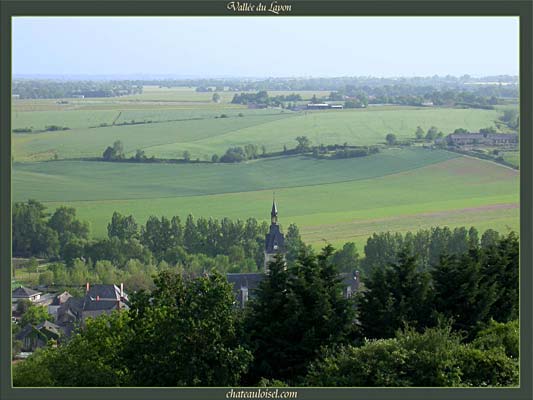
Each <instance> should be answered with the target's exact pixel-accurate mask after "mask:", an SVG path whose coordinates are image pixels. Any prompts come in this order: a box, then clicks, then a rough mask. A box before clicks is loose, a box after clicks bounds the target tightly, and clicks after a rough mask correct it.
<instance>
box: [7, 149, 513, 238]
mask: <svg viewBox="0 0 533 400" xmlns="http://www.w3.org/2000/svg"><path fill="white" fill-rule="evenodd" d="M328 164H329V165H328ZM13 180H14V184H13V186H14V190H15V193H14V196H15V199H17V200H24V199H26V198H29V197H30V198H31V197H32V198H37V199H39V200H42V201H45V202H46V204H47V206H48V207H50V208H55V207H57V206H58V205H60V204H68V205H71V206H74V207H75V208H76V209H77V210H78V212H79V214H80V216H81V217H82V218H84V219H87V220H89V221H90V222H91V225H92V228H93V233H94V235H96V236H102V235H105V232H106V226H107V222H108V221H109V219H110V217H111V215H112V213H113V211H115V210H118V211H120V212H122V213H132V214H133V215H134V216H135V217H136V218H137V219H138V220H139V221H140V222H144V221H145V220H146V219H147V218H148V216H150V215H158V216H161V215H166V216H172V215H179V216H181V217H182V218H184V217H186V215H187V214H189V213H192V214H193V215H195V216H212V217H216V218H222V217H224V216H227V217H230V218H241V219H246V218H248V217H255V218H258V219H262V220H266V219H267V218H268V212H269V206H270V202H271V199H272V191H274V190H275V192H276V198H277V199H278V203H279V209H280V220H281V222H282V224H283V225H284V226H285V227H286V226H288V224H289V223H292V222H294V223H296V224H298V226H300V228H301V231H302V234H303V237H304V239H305V240H307V241H308V242H310V243H313V244H315V245H320V243H323V239H326V240H328V241H330V242H332V243H334V244H341V243H343V242H345V241H348V240H355V241H356V242H357V243H359V244H360V245H362V244H363V242H364V240H365V239H366V237H368V236H369V235H370V234H371V233H372V232H376V231H382V230H393V231H407V230H416V229H419V228H422V227H430V226H435V225H450V226H457V225H476V226H478V227H479V228H480V229H486V228H489V227H492V228H497V229H500V230H502V231H505V230H506V229H507V227H510V228H512V229H517V228H518V212H519V209H518V181H519V176H518V172H517V171H514V170H511V169H509V168H505V167H502V166H499V165H497V164H494V163H491V162H489V161H482V160H477V159H472V158H466V157H457V155H456V154H452V153H448V152H443V151H430V150H424V149H418V150H395V151H390V152H386V153H383V154H378V155H375V156H370V157H365V158H360V159H348V160H336V161H332V160H321V161H317V160H310V159H299V158H298V157H291V158H284V159H279V160H276V159H272V160H264V161H256V162H251V163H248V164H238V165H209V164H203V165H202V164H198V165H146V164H117V163H99V162H84V163H81V162H80V163H72V162H47V163H33V164H23V165H17V166H16V167H15V171H14V176H13ZM49 188H54V190H50V189H49Z"/></svg>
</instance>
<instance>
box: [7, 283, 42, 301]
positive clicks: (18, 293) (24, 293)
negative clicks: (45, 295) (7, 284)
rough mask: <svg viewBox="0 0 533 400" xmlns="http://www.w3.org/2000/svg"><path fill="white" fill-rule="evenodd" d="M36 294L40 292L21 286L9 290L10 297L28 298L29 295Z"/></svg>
mask: <svg viewBox="0 0 533 400" xmlns="http://www.w3.org/2000/svg"><path fill="white" fill-rule="evenodd" d="M36 294H41V292H38V291H36V290H33V289H30V288H27V287H24V286H21V287H18V288H16V289H15V290H13V292H11V297H14V298H28V297H31V296H35V295H36Z"/></svg>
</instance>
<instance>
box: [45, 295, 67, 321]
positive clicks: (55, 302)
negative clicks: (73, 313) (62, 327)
mask: <svg viewBox="0 0 533 400" xmlns="http://www.w3.org/2000/svg"><path fill="white" fill-rule="evenodd" d="M71 297H72V295H71V294H70V293H69V292H63V293H60V294H58V295H56V296H54V298H53V299H52V303H50V305H49V306H48V314H50V315H52V316H53V317H54V318H55V319H56V320H57V310H58V309H59V307H61V305H63V304H65V303H66V302H67V300H68V299H70V298H71Z"/></svg>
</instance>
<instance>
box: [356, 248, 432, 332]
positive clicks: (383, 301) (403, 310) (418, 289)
mask: <svg viewBox="0 0 533 400" xmlns="http://www.w3.org/2000/svg"><path fill="white" fill-rule="evenodd" d="M365 287H366V290H364V291H363V292H361V293H359V295H358V298H359V303H358V304H359V307H358V309H359V320H360V323H361V326H362V329H363V333H364V335H365V337H368V338H388V337H393V336H394V333H395V332H396V331H397V330H398V329H401V328H402V327H404V326H406V325H411V326H413V327H416V328H417V329H422V328H424V327H426V326H428V325H430V324H431V317H432V316H431V311H432V294H431V291H430V275H429V274H428V273H426V272H419V271H417V264H416V259H415V257H412V256H409V255H408V254H407V253H406V252H405V251H402V252H401V253H400V255H399V261H398V262H397V263H395V264H392V265H390V266H388V267H387V266H383V267H382V268H374V270H373V271H372V272H371V273H370V276H369V277H368V279H367V280H366V282H365Z"/></svg>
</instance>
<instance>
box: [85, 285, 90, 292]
mask: <svg viewBox="0 0 533 400" xmlns="http://www.w3.org/2000/svg"><path fill="white" fill-rule="evenodd" d="M85 291H86V292H87V293H89V282H87V283H86V284H85Z"/></svg>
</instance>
